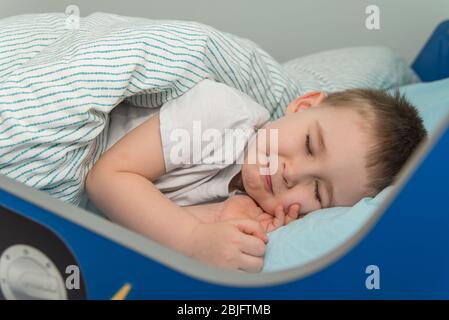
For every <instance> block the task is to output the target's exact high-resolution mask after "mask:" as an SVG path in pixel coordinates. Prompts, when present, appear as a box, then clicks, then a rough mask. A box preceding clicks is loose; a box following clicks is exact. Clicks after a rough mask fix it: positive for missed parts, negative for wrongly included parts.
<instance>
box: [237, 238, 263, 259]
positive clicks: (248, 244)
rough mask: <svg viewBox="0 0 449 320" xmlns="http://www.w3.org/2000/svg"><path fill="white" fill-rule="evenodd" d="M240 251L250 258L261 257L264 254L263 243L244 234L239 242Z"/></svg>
mask: <svg viewBox="0 0 449 320" xmlns="http://www.w3.org/2000/svg"><path fill="white" fill-rule="evenodd" d="M241 250H242V252H243V253H246V254H249V255H251V256H255V257H263V256H264V254H265V243H264V242H263V241H262V240H260V239H259V238H256V237H255V236H250V235H247V234H244V235H243V238H242V240H241Z"/></svg>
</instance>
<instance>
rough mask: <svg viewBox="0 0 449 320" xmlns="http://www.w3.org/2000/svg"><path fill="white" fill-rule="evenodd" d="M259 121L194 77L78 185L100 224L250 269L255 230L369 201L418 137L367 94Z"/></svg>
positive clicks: (221, 90)
mask: <svg viewBox="0 0 449 320" xmlns="http://www.w3.org/2000/svg"><path fill="white" fill-rule="evenodd" d="M269 118H270V117H269V113H268V111H267V110H266V109H265V108H264V107H262V106H261V105H259V104H257V103H256V102H255V101H254V100H252V99H251V98H250V97H249V96H247V95H246V94H244V93H242V92H240V91H238V90H237V89H234V88H232V87H229V86H226V85H224V84H221V83H217V82H215V81H213V80H209V79H205V80H203V81H201V82H199V83H198V84H197V85H196V86H195V87H194V88H192V89H190V90H189V91H188V92H186V93H184V94H183V95H182V96H180V97H179V98H177V99H174V100H171V101H169V102H167V103H165V104H164V105H163V106H162V107H161V108H160V110H159V111H158V112H157V113H153V114H152V115H151V116H150V117H149V118H148V119H146V120H145V121H143V122H142V123H141V124H139V125H137V126H136V127H135V128H132V129H131V130H129V132H127V133H126V134H124V136H123V137H121V139H119V140H118V142H116V143H114V144H113V145H112V146H111V147H110V148H109V149H108V150H107V151H106V152H105V153H104V154H103V155H102V156H101V157H100V159H99V160H98V161H97V162H96V163H95V165H94V166H93V168H92V169H91V170H90V171H89V173H88V175H87V178H86V181H85V188H86V191H87V193H88V195H89V198H90V199H91V200H92V201H93V202H94V203H95V205H96V206H97V207H98V208H99V209H100V210H101V211H102V212H104V213H105V214H106V215H107V216H108V217H109V218H110V219H111V220H113V221H115V222H117V223H119V224H121V225H123V226H125V227H128V228H130V229H132V230H135V231H136V232H139V233H141V234H142V235H144V236H146V237H149V238H151V239H153V240H155V241H157V242H159V243H161V244H163V245H166V246H168V247H170V248H172V249H174V250H176V251H178V252H180V253H182V254H185V255H188V256H191V257H193V258H195V259H198V260H201V261H203V262H205V263H208V264H211V265H214V266H219V267H224V268H228V269H234V270H242V271H249V272H258V271H260V270H261V269H262V267H263V257H264V253H265V245H266V242H267V241H268V238H267V232H269V231H272V230H274V229H276V228H278V227H280V226H282V225H285V224H287V223H289V222H291V221H293V220H295V219H297V218H299V217H303V216H304V215H306V214H308V213H310V212H312V211H315V210H318V209H321V208H328V207H334V206H352V205H354V204H355V203H357V202H358V201H359V200H360V199H362V198H363V197H366V196H375V195H376V194H377V193H378V192H380V191H381V190H382V189H383V188H385V187H386V186H388V185H390V184H392V183H393V181H394V179H395V177H396V176H397V174H398V173H399V171H400V169H401V168H402V166H403V165H404V164H405V162H406V161H407V160H408V159H409V157H410V155H411V154H412V153H413V152H414V150H415V149H416V148H417V146H418V145H419V144H420V143H421V142H422V141H423V140H424V139H425V138H426V135H427V133H426V130H425V129H424V127H423V123H422V120H421V118H420V117H419V116H418V114H417V111H416V109H415V108H414V107H413V106H411V105H410V104H409V103H408V102H407V100H406V99H405V98H404V97H402V96H400V95H399V94H398V93H397V94H395V95H394V96H393V95H389V94H387V93H385V92H383V91H377V90H370V89H352V90H346V91H342V92H336V93H331V94H329V95H326V94H325V93H324V92H320V91H316V92H310V93H307V94H305V95H303V96H300V97H297V98H296V99H294V100H293V101H291V102H290V103H289V105H288V106H287V108H286V110H285V115H284V116H283V117H281V118H279V119H277V120H275V121H272V122H270V121H269ZM236 132H240V133H243V134H240V135H238V137H237V139H235V140H236V143H235V144H230V143H226V141H228V140H230V139H227V138H229V136H232V135H234V134H235V133H236ZM272 132H274V133H275V134H273V135H272V134H271V133H272ZM272 137H274V139H272ZM236 192H239V193H242V195H234V196H232V197H229V196H230V195H232V194H234V193H236Z"/></svg>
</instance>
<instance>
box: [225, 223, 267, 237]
mask: <svg viewBox="0 0 449 320" xmlns="http://www.w3.org/2000/svg"><path fill="white" fill-rule="evenodd" d="M232 223H233V224H234V225H235V226H237V228H239V230H240V231H242V232H244V233H246V234H251V235H254V236H256V237H258V238H259V239H260V240H262V241H263V242H268V236H267V234H266V232H265V230H264V229H263V227H262V225H261V224H260V223H259V222H257V221H254V220H249V219H242V220H233V222H232Z"/></svg>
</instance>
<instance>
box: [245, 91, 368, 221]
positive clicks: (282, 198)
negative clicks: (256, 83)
mask: <svg viewBox="0 0 449 320" xmlns="http://www.w3.org/2000/svg"><path fill="white" fill-rule="evenodd" d="M324 98H325V94H324V93H323V92H312V93H309V94H306V95H304V96H302V97H299V98H297V99H295V100H294V101H292V102H291V103H290V104H289V105H288V107H287V110H286V114H285V116H284V117H282V118H280V119H278V120H276V121H273V122H270V123H268V124H267V125H266V126H265V127H264V128H263V129H277V130H278V131H277V132H278V150H277V155H276V154H271V155H270V150H271V149H270V141H269V140H270V139H266V140H267V142H266V144H265V145H266V150H263V148H258V147H257V142H256V141H257V140H255V141H253V143H252V144H251V145H250V146H249V147H248V149H249V150H251V149H254V148H256V150H257V151H256V152H257V153H258V154H265V155H267V156H269V165H270V164H273V163H275V162H274V160H273V159H274V157H276V156H277V170H276V171H275V172H274V173H272V174H271V175H263V174H261V169H260V168H261V167H267V165H266V164H265V163H264V164H262V163H263V161H259V160H260V158H259V156H257V161H256V164H248V163H247V157H246V158H245V163H244V164H243V166H242V181H243V184H244V187H245V190H246V192H247V193H248V195H249V196H251V197H252V198H253V199H254V200H255V201H256V202H257V203H258V204H259V205H260V206H261V207H262V208H263V209H264V210H265V211H267V212H270V213H273V212H274V209H275V207H276V206H278V205H279V204H282V206H283V208H284V211H285V212H288V208H289V206H290V205H293V204H295V203H297V204H299V205H300V214H306V213H309V212H311V211H314V210H318V209H321V208H327V207H334V206H352V205H354V204H355V203H356V202H357V201H359V200H360V199H361V198H363V197H364V196H365V192H366V190H365V188H364V186H366V184H367V182H368V180H367V170H366V168H365V156H366V154H367V152H368V148H369V147H370V145H372V142H373V141H372V139H371V137H370V136H369V135H368V133H367V132H368V131H367V129H366V128H365V127H364V119H363V118H362V117H361V116H360V115H359V114H358V113H357V112H356V111H354V110H352V109H349V108H337V107H335V108H334V107H328V106H325V104H320V103H321V101H322V100H323V99H324ZM320 135H321V137H322V142H323V145H324V146H322V147H320V145H321V144H320ZM266 136H267V137H269V136H270V134H269V131H267V132H266ZM256 137H257V139H260V134H258V135H257V136H256ZM307 137H308V138H307ZM307 141H308V143H307ZM308 145H309V147H310V150H309V148H308ZM273 149H275V148H274V147H273ZM261 162H262V163H261ZM274 166H275V165H274ZM274 166H273V167H274ZM270 185H271V187H270ZM316 185H317V186H318V189H317V190H316ZM316 191H317V193H318V197H319V198H320V199H321V203H320V201H319V200H318V199H317V197H316Z"/></svg>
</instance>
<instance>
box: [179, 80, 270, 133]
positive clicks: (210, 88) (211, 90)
mask: <svg viewBox="0 0 449 320" xmlns="http://www.w3.org/2000/svg"><path fill="white" fill-rule="evenodd" d="M187 94H189V95H191V98H194V99H195V100H197V103H199V104H200V105H202V106H203V107H204V108H205V109H207V111H209V112H210V111H213V112H214V113H215V112H216V113H215V114H216V116H217V117H224V116H231V117H232V118H234V119H238V118H240V119H243V118H246V119H248V120H249V119H251V120H252V121H251V122H254V124H255V125H256V124H258V123H262V122H266V121H268V120H269V119H270V114H269V112H268V110H267V109H266V108H265V107H263V106H262V105H260V104H259V103H257V102H256V101H255V100H254V99H253V98H251V97H250V96H249V95H248V94H246V93H244V92H242V91H240V90H238V89H236V88H234V87H232V86H229V85H227V84H224V83H220V82H217V81H215V80H212V79H208V78H206V79H204V80H202V81H200V82H199V83H198V84H197V85H196V86H195V87H194V88H192V89H191V91H190V92H188V93H187Z"/></svg>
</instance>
